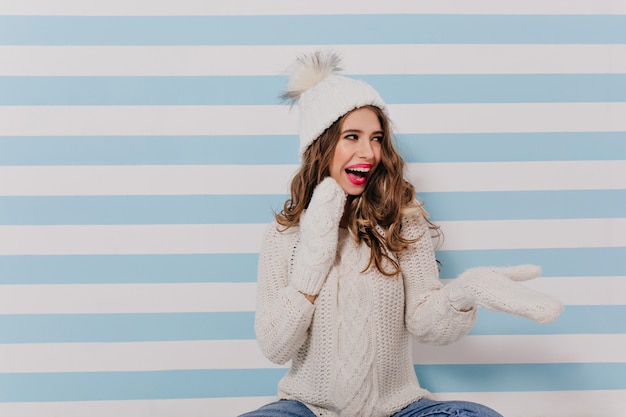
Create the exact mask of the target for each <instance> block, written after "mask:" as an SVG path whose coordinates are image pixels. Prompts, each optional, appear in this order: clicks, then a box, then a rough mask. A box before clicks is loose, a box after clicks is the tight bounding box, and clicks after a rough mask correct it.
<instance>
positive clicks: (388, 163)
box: [274, 106, 439, 276]
mask: <svg viewBox="0 0 626 417" xmlns="http://www.w3.org/2000/svg"><path fill="white" fill-rule="evenodd" d="M365 107H367V108H369V109H371V110H372V111H374V113H375V114H376V116H377V117H378V120H379V122H380V125H381V128H382V131H383V139H382V141H381V160H380V163H379V164H378V166H377V167H376V169H375V170H374V172H373V174H372V176H371V177H370V178H369V180H368V185H367V187H366V188H365V191H364V192H363V193H362V194H361V195H358V196H349V198H348V201H349V210H348V230H349V231H350V233H351V235H352V236H353V237H354V238H355V240H356V241H362V242H365V243H366V244H367V245H368V246H369V247H370V249H371V252H370V260H369V263H368V265H367V267H366V268H365V270H367V269H368V268H369V267H371V266H372V264H373V265H374V266H375V267H376V268H377V269H378V270H379V271H380V272H381V273H382V274H384V275H386V276H395V275H397V274H398V273H400V272H401V271H400V265H399V264H398V262H397V261H396V260H395V259H394V257H393V256H391V255H390V254H397V253H399V252H402V251H403V250H405V249H406V248H407V247H408V246H409V245H410V244H411V243H414V242H415V241H416V240H418V239H419V238H421V236H420V237H418V238H417V239H414V240H411V239H406V238H404V237H403V236H402V230H401V224H402V222H401V220H402V215H403V214H405V213H407V212H410V211H419V212H421V214H422V215H423V216H424V218H425V219H426V220H427V221H428V214H427V213H426V211H425V210H424V209H423V207H422V204H421V203H419V202H418V201H417V199H416V198H415V187H414V186H413V185H412V184H411V183H409V182H408V181H407V180H406V179H405V177H404V171H405V166H406V164H405V162H404V160H403V159H402V157H401V156H400V154H399V153H398V152H397V150H396V149H395V146H394V144H393V140H392V138H393V136H392V129H391V123H390V121H389V118H388V117H387V115H386V114H385V113H384V111H383V110H381V109H380V108H378V107H375V106H365ZM355 110H356V109H355ZM347 114H350V112H349V113H347ZM347 114H346V115H347ZM346 115H344V116H342V117H341V118H339V119H338V120H337V121H335V122H334V123H333V124H332V125H331V126H330V127H329V128H328V129H326V130H325V131H324V132H323V133H322V134H321V135H320V136H319V137H318V138H317V139H316V140H315V141H313V143H312V144H311V145H310V146H309V148H308V149H307V150H306V151H305V152H304V153H303V155H302V163H301V165H300V168H299V170H298V171H297V172H296V174H295V176H294V177H293V179H292V181H291V197H290V198H289V199H287V201H285V204H284V206H283V209H282V210H281V212H280V213H274V216H275V218H276V221H277V222H278V223H279V224H280V225H281V226H283V227H285V229H287V228H289V227H292V226H295V225H297V224H298V222H299V221H300V216H301V215H302V213H303V211H304V210H305V209H306V208H307V207H308V205H309V202H310V201H311V197H312V196H313V191H314V190H315V187H316V186H317V185H318V184H319V183H320V182H321V181H322V180H323V179H324V178H326V177H327V176H329V175H330V164H331V161H332V158H333V154H334V152H335V147H336V145H337V142H338V140H339V136H340V133H341V129H342V125H343V120H344V118H345V116H346ZM428 223H429V225H430V228H431V229H435V230H438V229H439V228H438V227H437V226H435V225H434V224H432V223H431V222H430V221H428Z"/></svg>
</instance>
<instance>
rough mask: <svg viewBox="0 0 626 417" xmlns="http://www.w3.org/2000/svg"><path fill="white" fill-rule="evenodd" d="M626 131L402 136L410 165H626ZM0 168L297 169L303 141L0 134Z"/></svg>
mask: <svg viewBox="0 0 626 417" xmlns="http://www.w3.org/2000/svg"><path fill="white" fill-rule="evenodd" d="M625 142H626V132H558V133H460V134H400V135H398V136H397V144H398V149H399V150H400V152H401V153H402V155H403V157H404V159H405V160H406V161H407V162H500V161H512V162H514V161H582V160H617V159H626V146H624V143H625ZM0 149H1V150H2V152H0V166H2V165H204V164H211V165H213V164H214V165H229V164H233V165H249V164H253V165H259V164H260V165H264V164H298V163H299V160H298V138H297V137H296V136H292V135H276V136H261V135H259V136H237V135H233V136H54V137H52V136H50V137H49V136H0Z"/></svg>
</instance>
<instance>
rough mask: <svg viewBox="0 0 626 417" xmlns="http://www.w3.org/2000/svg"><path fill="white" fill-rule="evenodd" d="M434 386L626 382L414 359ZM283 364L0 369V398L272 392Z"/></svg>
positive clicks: (599, 367)
mask: <svg viewBox="0 0 626 417" xmlns="http://www.w3.org/2000/svg"><path fill="white" fill-rule="evenodd" d="M414 369H415V373H416V374H417V376H418V379H419V381H420V384H421V385H422V386H423V387H424V388H426V389H428V390H430V391H431V392H435V393H436V392H506V391H567V390H611V389H624V388H626V364H624V363H559V364H502V365H500V364H476V365H416V366H415V368H414ZM285 372H286V371H285V369H282V368H279V369H202V370H167V371H143V372H141V371H137V372H68V373H23V374H16V373H11V374H8V373H7V374H0V402H21V401H27V402H43V401H98V400H142V399H143V400H148V399H165V398H169V399H175V398H225V397H253V396H274V395H276V387H277V384H278V381H279V380H280V378H281V377H282V376H283V375H284V374H285Z"/></svg>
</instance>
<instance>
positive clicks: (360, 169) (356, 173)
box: [346, 166, 372, 185]
mask: <svg viewBox="0 0 626 417" xmlns="http://www.w3.org/2000/svg"><path fill="white" fill-rule="evenodd" d="M371 169H372V168H371V166H352V167H349V168H346V174H347V176H348V180H349V181H350V182H351V183H352V184H354V185H363V184H364V183H365V181H367V176H368V174H369V172H370V170H371Z"/></svg>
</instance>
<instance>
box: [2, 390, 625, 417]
mask: <svg viewBox="0 0 626 417" xmlns="http://www.w3.org/2000/svg"><path fill="white" fill-rule="evenodd" d="M435 397H436V398H437V399H439V400H446V401H454V400H464V401H473V402H476V403H479V404H485V405H487V406H490V407H492V408H494V409H496V410H497V411H498V412H500V413H502V414H503V415H505V416H507V417H546V416H551V417H596V416H604V415H607V416H613V417H623V416H624V413H623V411H624V410H625V409H626V390H606V391H530V392H528V391H527V392H467V393H466V392H454V393H436V394H435ZM272 401H276V398H275V397H230V398H200V399H196V398H193V399H175V400H135V401H76V402H37V403H0V414H1V415H6V416H11V417H33V416H37V417H59V416H63V417H84V416H87V415H88V416H89V417H111V416H150V417H171V416H181V415H184V416H185V417H206V416H207V410H210V414H211V415H216V416H223V417H235V416H238V415H240V414H242V413H245V412H247V411H252V410H255V409H257V408H259V407H261V406H263V405H265V404H268V403H270V402H272ZM599 412H600V413H599Z"/></svg>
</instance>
